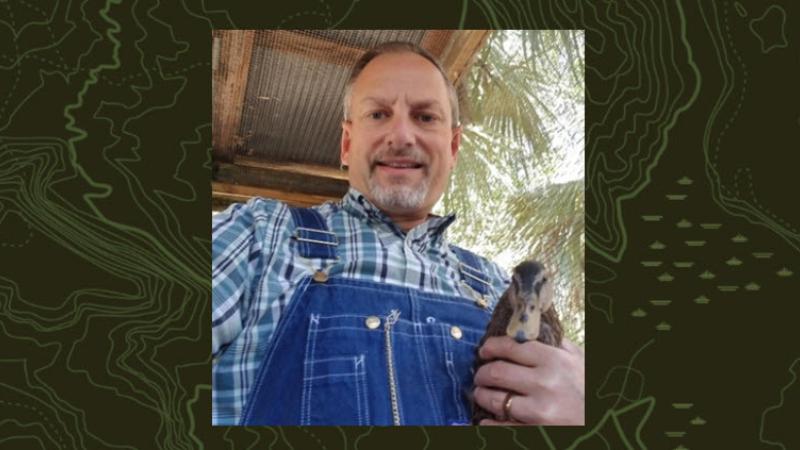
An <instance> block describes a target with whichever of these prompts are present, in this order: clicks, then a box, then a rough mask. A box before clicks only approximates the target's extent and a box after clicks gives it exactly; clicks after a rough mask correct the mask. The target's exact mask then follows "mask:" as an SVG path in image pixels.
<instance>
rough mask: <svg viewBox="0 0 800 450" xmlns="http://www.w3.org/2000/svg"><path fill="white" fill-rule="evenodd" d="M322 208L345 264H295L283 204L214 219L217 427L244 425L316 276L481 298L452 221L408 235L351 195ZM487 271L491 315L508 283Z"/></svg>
mask: <svg viewBox="0 0 800 450" xmlns="http://www.w3.org/2000/svg"><path fill="white" fill-rule="evenodd" d="M314 208H315V209H316V210H317V211H319V212H320V213H321V214H322V216H323V217H324V218H325V220H326V222H327V225H328V227H329V229H330V230H331V231H333V232H335V233H336V234H337V235H338V236H339V247H338V250H337V251H338V254H339V260H338V261H331V260H321V259H307V258H303V257H301V256H299V255H297V254H296V252H295V250H294V246H292V245H291V241H292V240H291V239H290V237H291V236H292V233H293V232H294V228H295V225H294V223H293V221H292V215H291V213H290V211H289V208H288V207H287V206H286V205H285V204H283V203H280V202H277V201H274V200H268V199H263V198H253V199H251V200H250V201H248V202H247V203H246V204H234V205H231V206H230V207H229V208H228V209H227V210H225V211H224V212H223V213H220V214H217V215H216V216H214V217H213V219H212V259H211V278H212V302H213V310H212V312H211V320H212V341H211V342H212V344H211V345H212V353H213V357H214V364H213V369H212V372H213V394H212V398H213V400H212V402H213V410H212V424H213V425H236V424H237V423H238V422H239V419H240V415H241V413H242V409H243V408H244V405H245V401H246V399H247V396H248V393H249V391H250V388H251V387H252V383H253V381H254V379H255V376H256V373H257V372H258V369H259V366H260V364H261V361H262V359H263V357H264V355H265V353H266V350H267V347H268V346H269V343H270V338H271V337H272V334H273V331H274V330H275V326H276V324H277V323H278V320H279V319H280V317H281V314H282V313H283V311H284V310H285V309H286V306H287V303H288V302H289V301H290V300H291V299H292V296H293V294H294V293H295V290H296V288H297V287H298V285H299V284H300V281H301V280H302V279H303V278H305V277H308V276H310V275H312V274H313V273H314V272H315V271H316V270H319V269H323V268H324V269H326V272H327V273H328V274H329V275H331V276H340V277H346V278H352V279H361V280H368V281H373V282H380V283H389V284H393V285H397V286H403V287H410V288H416V289H420V290H423V291H426V292H431V293H436V294H443V295H451V296H460V297H467V298H473V292H472V291H471V289H470V288H469V287H468V286H465V284H464V283H463V282H462V281H461V280H462V276H461V274H460V273H459V270H458V258H457V257H456V255H455V253H453V252H452V251H451V249H450V247H449V246H448V244H447V241H446V239H445V235H444V232H445V230H446V229H447V227H448V226H449V225H450V224H451V223H453V221H454V220H455V215H454V214H450V215H448V216H445V217H432V218H430V219H428V220H427V221H426V222H425V223H422V224H420V225H418V226H416V227H415V228H413V229H412V230H409V231H408V233H403V232H402V231H401V230H400V229H399V228H397V226H396V225H394V224H393V223H392V222H391V219H389V218H388V217H387V216H386V215H385V214H384V213H383V212H381V211H380V210H379V209H378V208H377V207H375V206H374V205H372V204H371V203H370V202H369V201H368V200H367V199H366V197H364V196H363V195H361V194H360V193H359V192H358V191H356V190H355V189H352V188H351V189H350V191H349V192H348V193H347V195H345V197H344V198H343V199H342V200H341V201H340V202H338V203H332V202H328V203H325V204H323V205H320V206H316V207H314ZM368 237H369V238H368ZM366 242H380V243H381V245H380V246H376V245H365V243H366ZM480 262H481V264H482V265H483V267H481V268H480V269H481V270H482V272H483V273H484V274H485V275H486V276H487V277H489V278H490V279H491V280H492V284H493V289H492V292H490V297H491V302H490V303H491V307H492V308H493V307H494V304H495V303H496V302H497V300H498V298H499V295H500V294H501V293H502V292H503V291H504V290H505V288H506V286H507V285H508V283H509V281H508V277H507V275H506V274H505V273H504V271H503V270H502V269H501V268H500V267H498V266H497V265H495V264H494V263H491V262H489V261H487V260H485V259H483V258H480Z"/></svg>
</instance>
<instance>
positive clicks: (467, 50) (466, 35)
mask: <svg viewBox="0 0 800 450" xmlns="http://www.w3.org/2000/svg"><path fill="white" fill-rule="evenodd" d="M489 33H491V30H461V31H457V32H456V33H455V34H454V35H453V40H452V43H451V45H450V46H449V48H448V49H447V50H446V51H445V53H444V55H442V57H441V59H442V65H443V66H444V68H445V70H447V75H448V76H449V77H450V80H452V81H453V84H456V85H457V84H458V83H459V81H461V78H462V77H463V76H464V73H465V72H466V71H467V68H468V67H469V65H470V64H471V63H472V59H473V58H474V57H475V54H476V53H478V51H479V50H480V49H481V48H482V47H483V45H484V44H485V42H486V40H487V39H488V37H489Z"/></svg>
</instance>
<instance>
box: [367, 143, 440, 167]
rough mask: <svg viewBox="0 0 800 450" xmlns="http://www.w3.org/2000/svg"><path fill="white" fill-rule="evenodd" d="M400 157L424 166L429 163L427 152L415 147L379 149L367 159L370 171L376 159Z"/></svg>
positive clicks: (376, 162)
mask: <svg viewBox="0 0 800 450" xmlns="http://www.w3.org/2000/svg"><path fill="white" fill-rule="evenodd" d="M400 158H402V159H408V160H412V161H413V162H415V163H417V164H423V165H425V166H428V164H429V161H428V155H427V153H425V152H424V151H422V150H420V149H419V148H417V147H405V148H389V149H384V150H379V151H377V152H375V153H373V154H372V156H371V157H370V159H369V168H370V171H372V170H375V166H377V165H378V161H385V160H387V159H400Z"/></svg>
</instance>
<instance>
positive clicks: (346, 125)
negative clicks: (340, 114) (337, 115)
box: [339, 120, 353, 166]
mask: <svg viewBox="0 0 800 450" xmlns="http://www.w3.org/2000/svg"><path fill="white" fill-rule="evenodd" d="M352 126H353V123H352V122H348V121H346V120H345V121H343V122H342V143H341V147H340V152H339V160H340V161H341V163H342V164H344V165H345V166H347V165H349V164H348V163H347V159H348V157H349V155H350V128H351V127H352Z"/></svg>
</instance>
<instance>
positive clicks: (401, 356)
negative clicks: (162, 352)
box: [212, 43, 584, 425]
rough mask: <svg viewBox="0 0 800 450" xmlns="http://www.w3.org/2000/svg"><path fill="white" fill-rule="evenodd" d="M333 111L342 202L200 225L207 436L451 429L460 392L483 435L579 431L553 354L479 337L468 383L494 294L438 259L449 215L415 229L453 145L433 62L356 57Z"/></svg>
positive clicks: (258, 204) (396, 46)
mask: <svg viewBox="0 0 800 450" xmlns="http://www.w3.org/2000/svg"><path fill="white" fill-rule="evenodd" d="M344 111H345V114H344V122H343V124H342V139H341V161H342V164H343V165H346V166H348V167H349V169H348V173H349V181H350V190H349V192H348V193H347V195H346V196H345V197H344V198H343V199H342V201H341V202H339V203H335V204H334V203H326V204H324V205H321V206H318V207H315V208H310V209H292V208H288V207H287V206H286V205H284V204H282V203H279V202H275V201H271V200H266V199H253V200H251V201H249V202H248V203H247V204H246V205H234V206H232V207H231V208H229V209H228V210H227V211H226V212H225V213H223V214H220V215H218V216H217V217H215V219H214V223H213V227H212V233H213V255H212V278H213V280H212V289H213V312H212V321H213V332H212V335H213V342H212V346H213V349H212V350H213V354H214V361H215V362H214V366H213V383H214V385H213V420H212V422H213V424H215V425H234V424H243V425H250V424H255V425H257V424H274V425H412V424H413V425H456V424H468V423H469V421H470V415H471V414H470V403H469V401H470V400H469V399H470V394H471V392H470V389H471V387H472V385H473V383H474V384H475V385H476V386H477V387H476V389H475V391H474V400H475V401H476V402H477V403H479V404H480V405H481V406H483V407H484V408H486V409H487V410H488V411H491V412H492V413H494V414H496V415H497V417H501V418H503V419H504V420H503V421H492V420H486V421H484V422H482V424H506V423H508V424H511V423H514V424H519V423H529V424H583V420H584V379H583V377H584V359H583V353H582V351H581V350H580V349H579V348H577V347H576V346H575V345H574V344H572V343H570V342H568V341H566V342H565V344H564V347H563V348H553V347H548V346H545V345H542V344H540V343H538V342H527V343H524V344H519V343H517V342H515V341H514V340H512V339H510V338H505V337H503V338H492V339H489V340H488V341H487V342H486V343H485V345H484V346H483V347H482V348H481V349H480V355H481V357H482V358H484V359H497V360H496V361H493V362H490V363H488V364H485V365H483V366H482V367H481V368H480V369H479V370H478V371H477V373H475V374H472V373H471V368H472V366H473V362H474V357H475V347H476V345H477V342H478V341H479V340H480V338H481V336H482V334H483V331H484V328H485V326H486V324H487V323H488V320H489V317H490V314H491V309H492V307H493V305H494V304H495V303H496V302H497V300H498V297H499V295H500V294H501V293H502V292H503V291H504V290H505V287H506V286H507V285H508V280H507V278H506V275H505V274H503V273H502V270H500V269H499V268H498V267H497V266H496V265H494V264H493V263H491V262H489V261H487V260H485V259H483V258H480V257H477V256H476V255H473V254H472V253H470V252H468V251H466V250H463V249H460V248H458V247H456V246H452V245H449V244H448V243H447V242H446V239H445V236H444V231H445V229H446V228H447V227H448V225H450V223H452V222H453V221H454V220H455V217H454V216H453V215H450V216H446V217H437V216H433V215H431V213H430V212H431V209H432V208H433V205H434V204H435V203H436V201H437V200H438V199H439V197H440V196H441V195H442V193H443V191H444V189H445V187H446V185H447V182H448V178H449V175H450V173H451V171H452V169H453V167H454V165H455V163H456V157H457V154H458V149H459V142H460V139H461V128H460V126H458V102H457V97H456V94H455V90H454V88H453V86H452V84H451V83H450V82H449V81H448V80H447V78H446V76H445V74H444V71H443V70H442V68H441V66H440V65H439V63H438V62H437V61H436V60H435V58H433V57H432V56H431V55H430V54H428V53H427V52H426V51H424V50H422V49H421V48H419V47H417V46H414V45H411V44H404V43H388V44H384V45H382V46H379V47H377V48H376V49H373V50H372V51H370V52H368V53H366V54H365V55H364V56H363V57H362V58H361V59H360V60H359V61H358V62H357V63H356V66H355V67H354V69H353V71H352V75H351V77H350V81H349V82H348V85H347V87H346V91H345V99H344ZM509 392H511V393H512V394H511V395H510V396H509V395H508V394H509Z"/></svg>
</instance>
